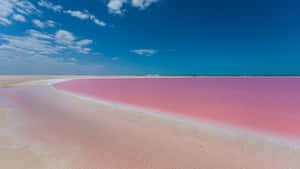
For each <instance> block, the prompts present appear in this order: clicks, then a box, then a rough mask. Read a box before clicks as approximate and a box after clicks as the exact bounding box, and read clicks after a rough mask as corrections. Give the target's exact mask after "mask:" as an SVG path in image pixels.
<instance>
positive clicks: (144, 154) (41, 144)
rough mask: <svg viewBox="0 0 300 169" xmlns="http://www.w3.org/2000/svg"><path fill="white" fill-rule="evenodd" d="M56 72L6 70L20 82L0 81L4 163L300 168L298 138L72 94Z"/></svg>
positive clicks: (15, 167)
mask: <svg viewBox="0 0 300 169" xmlns="http://www.w3.org/2000/svg"><path fill="white" fill-rule="evenodd" d="M69 78H78V77H64V78H62V77H59V78H58V79H69ZM3 79H4V80H3ZM47 79H48V80H47ZM51 79H52V77H51ZM53 79H54V80H53V81H52V80H49V78H48V77H41V78H39V79H36V77H35V78H34V80H38V81H32V78H28V79H26V78H23V77H22V78H21V80H20V79H13V78H11V80H7V79H5V78H3V77H2V82H5V85H4V86H5V87H15V88H5V89H0V137H1V139H0V168H7V169H19V168H22V169H40V168H49V169H50V168H72V169H73V168H74V169H77V168H78V169H79V168H95V169H100V168H103V169H107V168H109V169H120V168H130V169H140V168H143V169H175V168H178V169H179V168H180V169H196V168H197V169H198V168H199V169H200V168H201V169H202V168H203V169H270V168H272V169H287V168H288V169H299V166H300V162H299V159H300V149H299V148H298V147H297V146H298V145H290V144H286V143H282V142H276V141H274V140H272V139H270V138H267V137H260V136H256V135H252V134H249V133H247V132H240V131H239V132H237V131H236V130H231V129H226V128H220V127H218V126H217V125H213V124H206V123H197V124H195V123H190V122H189V121H179V120H174V118H168V117H166V118H162V117H160V116H153V115H151V113H145V112H141V111H139V110H132V109H131V110H129V109H124V108H122V107H117V106H112V105H110V104H104V103H101V102H97V101H92V100H88V99H84V98H82V97H77V96H74V95H69V94H67V93H65V92H60V91H57V90H56V89H54V88H53V87H50V86H48V85H49V84H51V83H50V82H57V80H56V79H57V77H56V78H55V77H53ZM2 84H3V83H2ZM17 86H22V87H17ZM26 86H27V87H26ZM28 86H31V87H28ZM32 86H38V87H32ZM28 98H30V99H28Z"/></svg>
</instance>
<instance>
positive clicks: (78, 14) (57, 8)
mask: <svg viewBox="0 0 300 169" xmlns="http://www.w3.org/2000/svg"><path fill="white" fill-rule="evenodd" d="M38 4H39V5H40V6H42V7H46V8H48V9H51V10H53V11H54V12H59V13H60V12H63V13H65V14H68V15H70V16H72V17H75V18H78V19H81V20H91V21H92V22H93V23H95V24H96V25H98V26H106V25H107V24H106V23H105V22H104V21H101V20H100V19H98V18H97V17H96V16H95V15H93V14H90V13H89V12H88V11H87V10H83V11H80V10H70V9H64V7H63V6H61V5H54V4H52V3H51V2H48V1H46V0H40V1H39V2H38Z"/></svg>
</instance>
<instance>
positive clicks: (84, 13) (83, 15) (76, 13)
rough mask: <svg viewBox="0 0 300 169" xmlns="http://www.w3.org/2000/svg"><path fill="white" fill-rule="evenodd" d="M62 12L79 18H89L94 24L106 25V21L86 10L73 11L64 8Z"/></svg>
mask: <svg viewBox="0 0 300 169" xmlns="http://www.w3.org/2000/svg"><path fill="white" fill-rule="evenodd" d="M64 13H67V14H69V15H71V16H73V17H76V18H79V19H81V20H87V19H89V20H91V21H92V22H94V23H95V24H97V25H99V26H106V23H105V22H103V21H101V20H99V19H98V18H96V17H95V15H92V14H90V13H89V12H88V11H87V10H85V11H73V10H66V11H64Z"/></svg>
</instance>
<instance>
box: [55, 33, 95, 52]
mask: <svg viewBox="0 0 300 169" xmlns="http://www.w3.org/2000/svg"><path fill="white" fill-rule="evenodd" d="M55 41H56V43H57V44H60V45H63V46H64V48H69V49H75V50H77V51H78V52H79V53H83V54H88V53H90V51H91V49H90V48H87V47H85V46H87V45H90V44H91V43H93V41H92V40H89V39H83V40H79V41H76V37H75V36H74V35H73V34H72V33H71V32H68V31H65V30H59V31H57V32H56V34H55Z"/></svg>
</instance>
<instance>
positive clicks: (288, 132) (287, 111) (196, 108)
mask: <svg viewBox="0 0 300 169" xmlns="http://www.w3.org/2000/svg"><path fill="white" fill-rule="evenodd" d="M56 87H57V88H58V89H63V90H66V91H69V92H74V93H78V94H81V95H85V96H89V97H93V98H98V99H103V100H108V101H113V102H118V103H125V104H129V105H133V106H138V107H143V108H148V109H153V110H159V111H160V112H166V113H170V114H172V115H176V116H182V117H186V118H192V119H194V120H197V121H208V122H215V123H220V124H225V125H230V126H236V127H242V128H248V129H252V130H256V131H262V132H268V133H270V134H274V135H279V136H284V137H289V138H297V139H300V78H279V77H278V78H254V77H253V78H236V77H226V78H222V77H213V78H212V77H210V78H208V77H207V78H206V77H199V78H137V79H134V78H130V79H78V80H71V81H67V82H62V83H59V84H57V85H56Z"/></svg>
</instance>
